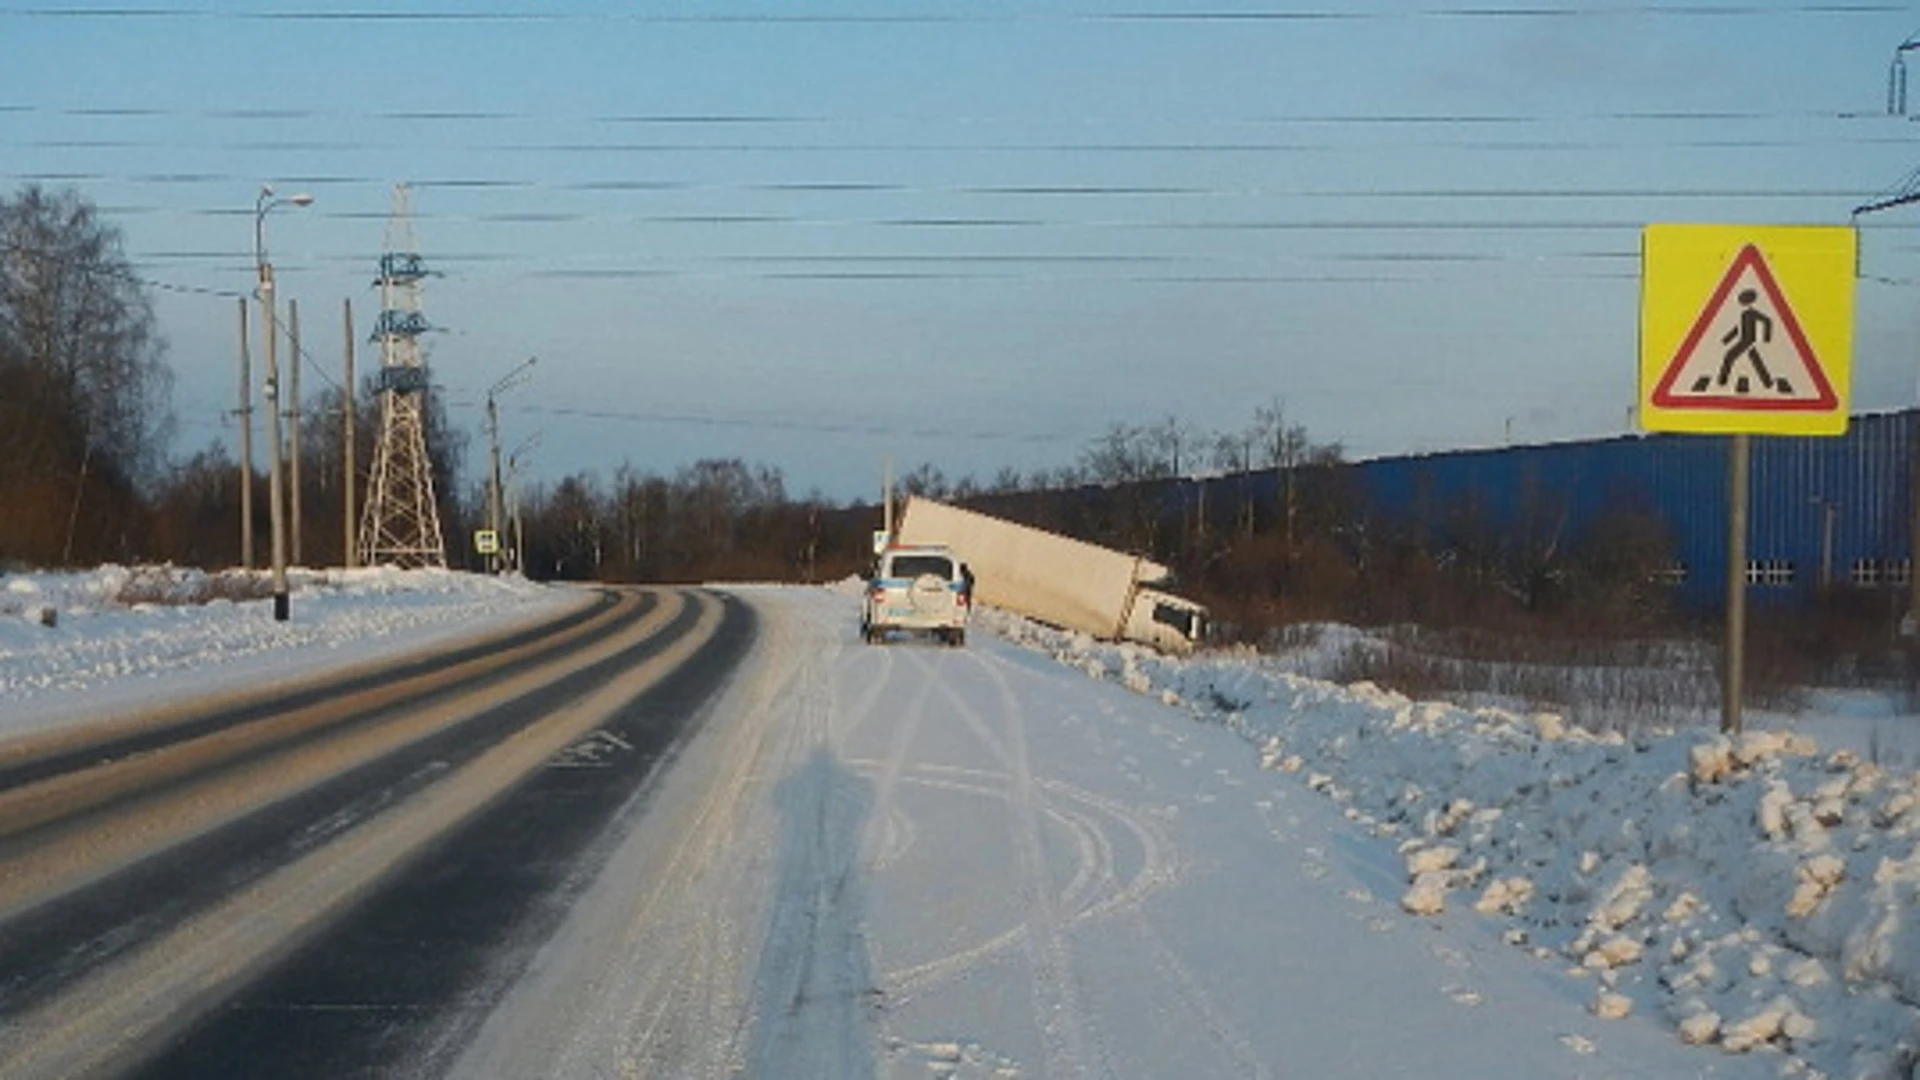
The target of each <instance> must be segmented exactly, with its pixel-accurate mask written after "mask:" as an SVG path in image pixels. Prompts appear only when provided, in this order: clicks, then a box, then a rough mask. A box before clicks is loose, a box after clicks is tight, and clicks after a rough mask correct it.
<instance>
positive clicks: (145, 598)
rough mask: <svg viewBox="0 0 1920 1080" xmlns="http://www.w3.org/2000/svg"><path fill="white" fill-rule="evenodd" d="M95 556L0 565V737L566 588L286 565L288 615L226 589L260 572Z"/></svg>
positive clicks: (453, 623) (245, 677) (281, 668)
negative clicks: (31, 568) (115, 562)
mask: <svg viewBox="0 0 1920 1080" xmlns="http://www.w3.org/2000/svg"><path fill="white" fill-rule="evenodd" d="M252 578H254V579H257V580H255V581H253V582H248V581H246V580H244V575H222V576H220V577H219V578H218V579H216V578H210V577H209V576H208V575H206V574H203V573H201V572H200V571H197V570H184V569H176V568H172V567H121V566H105V567H101V568H99V569H97V570H92V571H87V572H83V573H60V574H56V573H36V574H7V575H4V576H0V737H3V736H5V735H9V734H14V733H18V732H22V731H26V730H31V729H35V728H40V727H44V726H47V725H50V724H53V723H59V722H65V721H67V720H71V719H73V718H75V717H77V716H81V715H87V714H97V713H101V712H110V711H113V710H115V709H120V708H127V707H132V706H136V705H149V704H152V703H154V702H155V701H157V700H160V699H163V698H167V697H176V696H182V695H186V694H190V693H205V692H210V691H213V690H218V689H224V688H227V687H230V686H234V685H238V684H241V683H244V682H248V681H252V680H257V679H260V678H263V677H274V676H285V675H286V674H288V673H290V672H292V671H295V670H302V669H311V668H315V667H330V666H335V665H344V664H350V663H357V662H360V661H363V660H369V659H373V658H376V657H378V656H379V655H381V653H382V652H383V651H386V650H391V649H393V648H396V647H404V648H408V649H412V648H419V647H424V646H427V645H429V644H431V643H432V642H434V641H437V640H444V639H447V638H452V637H456V636H462V635H465V634H470V633H476V632H481V631H484V630H486V629H488V628H489V627H492V626H499V625H505V624H507V623H511V622H514V621H517V620H524V619H530V618H535V617H538V615H539V614H540V613H541V612H542V611H544V610H557V609H558V608H559V607H560V606H562V605H564V604H566V603H568V602H569V601H570V600H571V599H572V598H574V597H577V595H578V594H577V593H575V592H574V591H572V590H569V589H564V588H551V587H548V586H544V585H537V584H533V583H530V582H528V581H526V580H524V579H521V578H511V577H489V576H482V575H476V574H466V573H457V572H453V571H447V570H396V569H393V568H391V567H382V568H372V569H364V570H293V571H290V572H289V574H288V584H289V587H290V592H291V603H292V613H293V617H292V618H291V619H290V620H289V621H287V622H284V623H277V622H274V621H273V605H272V602H271V601H270V600H265V599H262V600H231V599H224V598H222V597H223V596H227V595H236V594H237V595H247V594H248V591H249V589H248V586H249V585H250V584H251V585H254V586H261V587H259V588H254V589H253V590H252V591H253V592H254V594H256V595H263V594H264V592H265V590H264V587H263V586H264V578H265V575H264V574H254V575H252Z"/></svg>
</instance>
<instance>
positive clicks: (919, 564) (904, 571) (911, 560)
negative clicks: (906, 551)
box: [887, 555, 953, 581]
mask: <svg viewBox="0 0 1920 1080" xmlns="http://www.w3.org/2000/svg"><path fill="white" fill-rule="evenodd" d="M888 565H889V566H891V567H892V569H891V570H890V571H889V572H888V573H887V576H888V577H894V578H917V577H919V576H921V575H922V574H932V575H933V576H934V577H937V578H940V579H941V580H943V581H951V580H953V560H952V559H949V558H947V557H946V556H945V555H895V556H894V557H893V560H892V562H891V563H889V564H888Z"/></svg>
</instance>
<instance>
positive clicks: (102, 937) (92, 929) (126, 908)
mask: <svg viewBox="0 0 1920 1080" xmlns="http://www.w3.org/2000/svg"><path fill="white" fill-rule="evenodd" d="M649 607H650V605H649ZM641 617H642V612H640V611H636V612H635V613H634V614H633V616H632V620H638V619H639V618H641ZM698 619H699V609H698V606H697V605H694V604H688V605H687V606H686V607H685V608H684V609H683V610H682V611H681V612H680V613H679V614H678V615H677V616H675V617H674V618H673V619H672V620H671V621H670V622H668V623H667V625H666V626H665V627H663V628H662V629H661V631H660V632H659V633H656V634H654V635H652V636H651V637H649V638H648V639H646V640H645V641H642V642H639V643H637V644H636V645H634V646H633V647H632V648H629V649H626V650H623V651H621V652H620V653H618V654H616V655H614V656H611V657H608V658H606V659H604V660H602V661H600V662H598V663H596V664H593V665H590V666H588V667H586V668H583V669H581V670H580V671H577V672H574V673H573V674H571V675H569V676H567V677H565V678H562V679H559V680H556V681H554V682H552V683H549V684H547V685H546V686H543V687H540V688H539V689H537V690H535V691H533V692H531V693H529V694H526V695H524V696H522V697H520V698H517V699H513V700H509V701H504V702H501V703H500V704H498V705H496V706H494V707H492V708H490V709H488V710H486V711H484V712H482V713H480V714H478V715H476V716H474V717H472V718H470V719H468V720H466V721H463V722H461V723H459V724H455V725H453V726H452V727H450V728H447V729H445V730H443V731H440V732H437V733H435V734H434V735H431V736H429V737H427V738H425V739H423V740H421V741H420V742H417V743H414V744H413V745H411V746H407V747H403V748H402V749H400V750H398V751H396V752H394V753H392V754H387V755H385V756H383V757H381V758H379V759H377V760H375V761H371V762H368V763H367V764H365V765H362V766H360V767H359V768H357V769H354V770H351V771H349V772H347V773H344V774H342V775H340V776H337V777H334V778H333V779H332V780H329V781H326V782H325V783H322V784H320V785H318V786H316V787H313V788H309V789H307V790H305V791H302V792H299V793H296V794H293V795H290V796H289V797H287V798H285V799H282V800H280V801H279V802H276V803H273V804H271V805H269V806H266V807H262V808H261V809H260V810H258V811H256V812H254V813H252V814H249V815H247V816H246V817H244V818H241V819H239V820H237V821H233V822H230V823H228V824H227V825H225V826H222V827H220V828H218V829H215V830H213V831H212V832H209V833H207V834H205V835H203V836H199V837H196V838H194V839H192V840H189V841H187V842H185V843H183V844H180V845H177V846H175V847H173V848H170V849H168V850H166V851H164V852H160V853H157V854H155V855H151V856H148V857H147V858H145V859H142V860H140V861H139V862H136V863H133V864H132V865H130V866H127V867H125V868H123V869H121V870H119V871H117V872H115V873H113V874H112V875H110V876H108V877H106V878H103V879H101V880H100V881H97V882H94V883H92V884H90V885H87V886H84V887H82V888H80V889H77V890H75V891H74V892H72V893H68V894H66V895H64V896H60V897H58V898H56V899H54V900H52V901H50V902H48V903H45V904H42V905H40V906H38V907H36V908H33V909H31V910H28V911H26V912H22V913H21V914H19V915H17V916H15V917H13V918H11V919H8V920H6V921H5V922H0V1021H3V1020H4V1018H5V1017H6V1015H7V1014H8V1013H10V1012H15V1011H20V1010H22V1009H24V1008H25V1007H27V1006H28V1005H30V1004H32V1003H33V1002H35V1001H39V1000H43V999H45V998H46V997H48V996H49V995H51V994H54V993H57V992H58V991H59V990H60V989H61V988H62V987H65V986H67V985H69V984H71V983H72V982H73V981H74V980H76V979H78V978H80V977H82V976H84V975H85V974H87V973H88V972H89V971H92V970H94V969H96V968H98V967H99V966H100V965H102V964H105V963H108V962H111V961H112V960H113V959H115V958H117V957H119V956H122V955H124V954H125V953H126V952H128V951H129V950H131V949H133V948H136V947H138V946H140V945H143V944H145V943H147V942H149V941H152V940H154V939H156V938H158V937H159V936H161V935H163V934H165V933H167V932H168V931H170V930H172V929H173V928H174V927H176V926H177V925H179V924H180V923H181V922H183V921H185V920H186V919H187V918H189V917H191V916H192V915H193V914H194V913H195V912H196V911H199V910H201V909H202V908H204V907H206V906H209V905H211V904H213V903H214V902H216V901H218V900H220V899H222V898H224V897H226V896H228V895H230V894H232V893H234V892H236V891H238V890H240V889H243V888H245V887H246V886H247V885H248V884H249V883H251V882H253V881H255V880H257V879H259V878H261V877H264V876H265V875H267V874H269V873H271V872H272V871H274V870H276V869H278V868H279V867H280V866H282V865H285V864H286V863H287V862H288V861H289V860H291V859H294V858H297V857H299V856H301V855H304V854H306V853H307V852H308V851H310V850H312V849H314V848H316V847H318V846H320V845H322V844H324V843H325V842H326V841H328V840H329V839H331V838H333V837H334V836H336V835H338V834H339V833H340V832H342V831H345V830H346V829H349V828H352V827H353V826H354V825H355V824H357V823H359V822H361V821H364V820H365V819H367V818H368V817H371V816H372V815H374V814H377V813H379V812H380V811H381V810H383V809H385V808H387V807H389V806H391V805H394V804H397V803H399V802H402V801H404V800H405V799H406V798H407V797H408V796H410V795H412V794H413V793H415V792H417V791H419V790H420V789H422V788H424V787H426V786H427V785H429V784H431V783H433V782H434V781H435V780H438V779H439V778H440V777H442V776H444V775H446V774H447V773H449V772H451V771H452V770H454V769H457V768H459V767H460V766H462V765H464V764H466V763H467V762H469V761H471V760H472V759H474V758H476V757H478V756H479V755H480V754H482V753H485V752H486V751H487V750H488V749H490V748H491V747H492V746H494V745H495V744H497V743H498V742H500V741H501V740H502V739H504V738H506V737H507V736H509V735H511V734H512V733H513V732H515V731H518V730H519V729H520V728H522V727H525V726H526V725H527V724H529V723H531V722H533V721H534V720H536V719H538V718H539V717H541V716H543V715H545V714H547V713H549V712H552V711H554V710H556V709H558V708H560V707H562V706H563V705H565V704H566V703H567V702H569V701H571V700H573V699H575V698H577V697H580V696H583V695H584V694H586V693H588V692H590V691H591V690H593V689H594V688H595V687H597V686H599V685H600V684H601V683H603V682H605V681H606V680H607V679H609V678H611V677H612V676H613V674H614V673H615V672H617V671H618V670H620V669H621V668H623V667H627V666H631V665H633V664H636V663H640V662H642V661H644V660H645V659H647V658H648V657H650V656H653V655H655V654H657V653H660V652H662V651H664V650H665V649H667V648H668V647H670V646H671V645H672V644H673V642H674V641H675V640H677V639H678V638H680V637H683V636H685V635H686V634H687V633H688V632H690V631H691V630H692V628H693V626H694V624H695V623H696V622H697V621H698ZM416 707H418V705H417V703H407V704H396V705H394V706H390V707H388V708H384V709H381V710H378V711H376V712H374V713H369V714H367V715H366V716H364V717H360V718H357V719H356V720H355V721H354V723H355V724H377V723H380V722H383V721H385V720H387V719H391V718H392V716H395V715H399V714H401V713H403V712H406V711H410V710H411V709H413V708H416ZM335 730H342V729H335Z"/></svg>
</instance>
